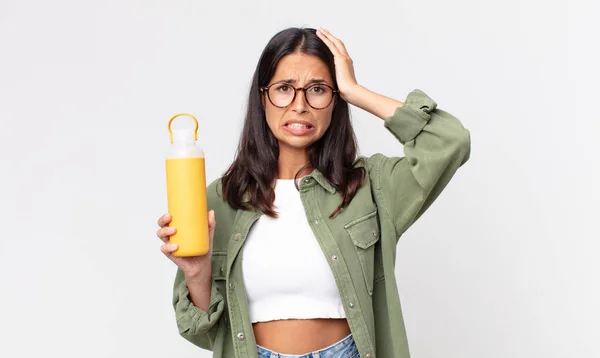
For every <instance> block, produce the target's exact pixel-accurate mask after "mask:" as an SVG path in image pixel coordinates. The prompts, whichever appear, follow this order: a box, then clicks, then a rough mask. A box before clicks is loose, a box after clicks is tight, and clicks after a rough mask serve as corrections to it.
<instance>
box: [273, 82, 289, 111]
mask: <svg viewBox="0 0 600 358" xmlns="http://www.w3.org/2000/svg"><path fill="white" fill-rule="evenodd" d="M269 98H270V99H271V102H273V104H274V105H275V106H277V107H286V106H287V105H289V104H290V103H292V100H293V99H294V88H293V87H292V86H290V85H286V84H285V83H279V84H276V85H274V86H271V87H270V88H269Z"/></svg>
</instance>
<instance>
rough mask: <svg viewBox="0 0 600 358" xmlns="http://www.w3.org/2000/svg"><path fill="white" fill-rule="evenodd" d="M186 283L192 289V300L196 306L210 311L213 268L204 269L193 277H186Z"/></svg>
mask: <svg viewBox="0 0 600 358" xmlns="http://www.w3.org/2000/svg"><path fill="white" fill-rule="evenodd" d="M185 283H186V285H187V287H188V290H189V291H190V300H191V301H192V303H193V304H194V306H196V307H198V308H199V309H201V310H203V311H206V312H208V310H209V305H210V293H211V288H212V272H211V269H210V268H208V269H207V270H203V271H202V272H201V273H199V274H197V275H195V276H193V277H187V276H186V277H185Z"/></svg>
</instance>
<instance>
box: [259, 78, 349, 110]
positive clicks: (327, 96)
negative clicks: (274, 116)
mask: <svg viewBox="0 0 600 358" xmlns="http://www.w3.org/2000/svg"><path fill="white" fill-rule="evenodd" d="M300 90H302V91H304V100H305V101H306V103H308V105H309V106H311V107H312V108H314V109H325V108H327V107H329V105H330V104H331V102H333V97H334V95H335V94H336V93H338V92H339V91H337V90H334V89H333V87H331V86H330V85H327V84H324V83H316V84H313V85H310V86H308V87H301V88H296V87H294V86H292V85H291V84H288V83H280V82H276V83H273V84H271V85H269V86H265V87H261V88H260V91H261V92H266V93H267V97H268V98H269V101H270V102H271V103H272V104H273V105H274V106H275V107H278V108H285V107H287V106H289V105H290V104H291V103H292V102H294V100H295V99H296V93H298V91H300Z"/></svg>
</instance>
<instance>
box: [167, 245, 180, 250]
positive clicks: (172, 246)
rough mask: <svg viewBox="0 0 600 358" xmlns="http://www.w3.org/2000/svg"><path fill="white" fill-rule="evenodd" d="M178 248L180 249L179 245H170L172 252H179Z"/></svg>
mask: <svg viewBox="0 0 600 358" xmlns="http://www.w3.org/2000/svg"><path fill="white" fill-rule="evenodd" d="M178 247H179V245H178V244H170V245H169V249H171V251H175V250H177V248H178Z"/></svg>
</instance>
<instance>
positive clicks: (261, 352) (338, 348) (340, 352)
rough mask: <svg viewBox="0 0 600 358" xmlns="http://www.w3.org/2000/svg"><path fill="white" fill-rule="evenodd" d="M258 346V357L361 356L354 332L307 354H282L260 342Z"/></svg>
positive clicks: (356, 357)
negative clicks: (260, 344)
mask: <svg viewBox="0 0 600 358" xmlns="http://www.w3.org/2000/svg"><path fill="white" fill-rule="evenodd" d="M256 346H257V348H258V358H360V356H359V355H358V349H357V348H356V344H355V343H354V339H353V338H352V334H349V335H348V336H347V337H346V338H344V339H342V340H341V341H339V342H337V343H334V344H332V345H330V346H329V347H325V348H323V349H320V350H318V351H314V352H311V353H306V354H281V353H277V352H273V351H271V350H268V349H267V348H265V347H262V346H259V345H258V344H257V345H256Z"/></svg>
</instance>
